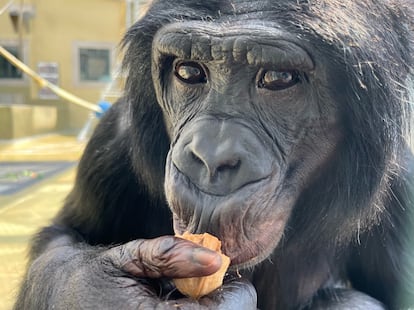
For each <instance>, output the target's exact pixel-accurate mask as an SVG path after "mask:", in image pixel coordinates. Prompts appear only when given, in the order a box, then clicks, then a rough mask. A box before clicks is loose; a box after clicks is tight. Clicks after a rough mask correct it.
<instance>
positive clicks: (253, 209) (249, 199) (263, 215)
mask: <svg viewBox="0 0 414 310" xmlns="http://www.w3.org/2000/svg"><path fill="white" fill-rule="evenodd" d="M167 166H168V165H167ZM278 184H281V182H280V180H279V177H278V176H277V175H276V174H275V175H271V176H269V177H268V178H266V179H262V180H259V181H257V182H254V183H251V184H248V185H245V186H243V187H242V188H240V189H239V190H237V191H235V192H233V193H230V194H228V195H226V196H217V195H211V194H208V193H206V192H203V191H201V190H200V189H199V188H197V187H196V186H195V185H194V184H193V183H192V182H191V181H190V180H189V179H188V178H187V177H186V176H184V175H183V174H182V173H181V172H180V171H178V169H176V168H175V167H174V165H169V167H168V168H167V174H166V181H165V190H166V195H167V200H168V203H169V206H170V208H171V210H172V212H173V214H174V230H175V233H176V234H182V233H184V232H185V231H188V232H190V233H204V232H208V233H210V234H212V235H215V236H217V237H218V238H219V239H220V240H221V242H222V251H223V252H224V253H225V254H226V255H227V256H229V257H230V258H231V265H232V267H233V268H245V267H250V266H252V265H255V264H258V263H259V262H261V261H263V260H265V259H266V258H267V257H269V255H270V254H271V253H272V252H273V250H274V249H275V248H276V246H277V244H278V243H279V240H280V239H281V237H282V234H283V231H284V228H285V224H286V222H287V220H288V217H289V214H290V209H291V206H292V204H293V201H292V198H291V197H286V196H282V195H281V193H286V191H284V190H282V189H281V188H279V187H278Z"/></svg>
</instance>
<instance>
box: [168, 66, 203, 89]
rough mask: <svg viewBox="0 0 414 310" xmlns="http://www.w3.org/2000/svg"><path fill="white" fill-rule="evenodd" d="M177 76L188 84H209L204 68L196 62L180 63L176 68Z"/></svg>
mask: <svg viewBox="0 0 414 310" xmlns="http://www.w3.org/2000/svg"><path fill="white" fill-rule="evenodd" d="M174 74H175V76H176V77H177V78H178V79H179V80H181V81H183V82H184V83H187V84H199V83H206V82H207V75H206V72H205V70H204V68H203V67H202V66H201V65H200V64H199V63H197V62H194V61H178V62H177V63H176V64H175V68H174Z"/></svg>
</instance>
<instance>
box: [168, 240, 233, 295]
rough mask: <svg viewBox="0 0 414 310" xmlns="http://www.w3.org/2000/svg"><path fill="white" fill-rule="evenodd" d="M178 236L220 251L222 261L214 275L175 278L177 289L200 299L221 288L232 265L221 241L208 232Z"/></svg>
mask: <svg viewBox="0 0 414 310" xmlns="http://www.w3.org/2000/svg"><path fill="white" fill-rule="evenodd" d="M177 237H180V238H183V239H186V240H189V241H192V242H194V243H196V244H198V245H201V246H203V247H205V248H208V249H210V250H213V251H216V252H218V253H220V255H221V262H222V264H221V267H220V269H219V270H218V271H217V272H215V273H213V274H212V275H209V276H205V277H194V278H182V279H173V281H174V284H175V286H176V287H177V289H178V290H179V291H180V292H181V293H182V294H184V295H186V296H189V297H191V298H194V299H198V298H200V297H202V296H204V295H207V294H209V293H211V292H212V291H214V290H215V289H217V288H219V287H220V286H221V285H222V284H223V278H224V275H225V273H226V271H227V268H228V267H229V265H230V258H229V257H228V256H226V255H224V254H222V253H221V241H220V240H219V239H218V238H216V237H214V236H212V235H210V234H208V233H204V234H190V233H188V232H185V233H184V234H183V235H177Z"/></svg>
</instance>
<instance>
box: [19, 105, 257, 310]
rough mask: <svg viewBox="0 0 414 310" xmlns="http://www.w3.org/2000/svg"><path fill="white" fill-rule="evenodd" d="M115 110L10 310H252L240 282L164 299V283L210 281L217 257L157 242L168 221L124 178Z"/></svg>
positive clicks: (126, 159)
mask: <svg viewBox="0 0 414 310" xmlns="http://www.w3.org/2000/svg"><path fill="white" fill-rule="evenodd" d="M123 109H125V106H124V104H123V103H119V104H116V105H115V106H114V107H113V108H112V111H111V112H109V113H108V114H107V116H106V117H105V118H104V119H103V120H102V121H101V123H100V125H99V126H98V128H97V130H96V131H95V133H94V136H93V137H92V139H91V141H90V142H89V144H88V146H87V148H86V150H85V153H84V156H83V158H82V160H81V162H80V164H79V168H78V175H77V180H76V182H75V187H74V189H73V191H72V192H71V194H70V195H69V196H68V198H67V200H66V203H65V206H64V208H63V209H62V211H61V212H60V214H59V215H58V216H57V217H56V218H55V219H54V223H53V225H52V226H50V227H47V228H45V229H43V230H42V231H41V232H40V233H39V234H38V235H37V236H36V237H35V239H34V241H33V243H32V251H31V259H30V265H29V268H28V270H27V274H26V277H25V280H24V282H23V284H22V287H21V290H20V293H19V295H18V297H17V301H16V304H15V309H19V310H20V309H36V310H37V309H49V308H53V309H142V308H145V309H153V308H157V309H176V308H177V307H176V305H177V304H179V305H180V307H182V308H183V309H193V308H196V309H203V308H205V309H223V308H227V309H241V308H240V305H242V306H244V307H245V309H255V308H256V292H255V290H254V288H253V286H252V285H251V284H248V283H247V282H243V281H241V280H237V281H230V282H228V283H226V284H225V285H224V286H223V289H220V290H217V291H216V292H214V293H212V294H210V295H209V296H208V297H204V298H202V299H200V300H199V301H193V300H190V299H180V300H176V301H168V300H167V298H169V297H170V294H169V291H170V290H171V286H170V287H169V289H168V284H169V283H170V282H169V281H168V279H170V278H175V277H191V276H201V275H207V274H211V273H212V272H214V271H215V270H217V269H218V264H219V263H220V258H219V257H218V256H217V254H215V253H214V252H211V251H209V250H205V249H203V248H200V247H198V246H196V245H194V244H193V243H190V242H188V241H185V240H181V239H179V238H175V237H172V236H163V235H167V234H171V233H172V229H171V215H170V213H169V210H168V208H167V207H166V206H165V202H164V198H163V197H162V196H161V195H159V196H160V197H158V198H156V197H155V198H154V195H153V196H150V195H149V194H148V191H147V190H148V186H147V187H146V186H141V184H140V182H141V180H139V178H137V177H136V174H135V173H133V172H132V171H133V169H132V167H131V160H130V155H129V153H128V152H129V149H130V148H131V143H132V142H131V141H130V138H129V137H130V134H129V132H128V131H125V132H123V131H122V128H125V126H120V125H119V121H118V120H119V119H120V115H122V114H123V113H126V111H123ZM150 127H151V126H148V128H150ZM155 130H156V129H155ZM146 168H147V167H143V168H142V169H146ZM160 183H162V180H160ZM161 187H162V185H161ZM157 237H158V238H157ZM115 245H116V246H115ZM166 284H167V285H166Z"/></svg>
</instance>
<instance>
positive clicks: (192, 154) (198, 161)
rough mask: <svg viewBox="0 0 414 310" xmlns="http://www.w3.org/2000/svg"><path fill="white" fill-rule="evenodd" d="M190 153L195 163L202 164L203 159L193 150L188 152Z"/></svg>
mask: <svg viewBox="0 0 414 310" xmlns="http://www.w3.org/2000/svg"><path fill="white" fill-rule="evenodd" d="M190 153H191V159H192V160H193V161H194V162H195V163H197V164H200V165H204V164H205V163H204V162H203V160H202V159H201V158H200V157H199V156H197V155H196V154H195V153H194V152H190Z"/></svg>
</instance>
